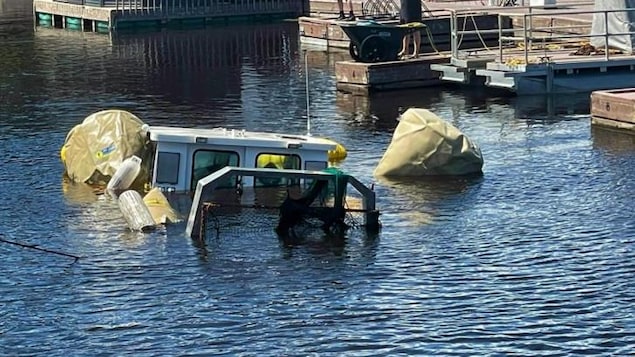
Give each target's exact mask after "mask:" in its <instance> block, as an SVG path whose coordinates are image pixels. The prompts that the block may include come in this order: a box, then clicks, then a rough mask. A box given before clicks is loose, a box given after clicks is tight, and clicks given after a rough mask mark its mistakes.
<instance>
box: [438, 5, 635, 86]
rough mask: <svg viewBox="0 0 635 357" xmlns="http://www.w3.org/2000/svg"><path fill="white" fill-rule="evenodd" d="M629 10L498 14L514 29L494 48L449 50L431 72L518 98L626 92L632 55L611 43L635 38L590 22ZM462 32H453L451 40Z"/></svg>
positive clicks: (574, 8) (633, 78)
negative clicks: (509, 22) (618, 89)
mask: <svg viewBox="0 0 635 357" xmlns="http://www.w3.org/2000/svg"><path fill="white" fill-rule="evenodd" d="M633 11H634V10H633V9H594V8H593V3H592V2H591V3H583V2H579V3H573V4H570V5H569V6H567V7H566V8H565V9H560V8H557V9H538V10H537V9H535V8H531V7H529V8H522V7H515V8H514V11H511V10H506V11H504V12H501V13H500V14H499V16H508V17H511V18H512V19H513V20H512V21H513V23H514V28H513V30H512V31H509V30H506V29H504V28H500V29H499V33H500V37H499V38H500V41H499V44H498V45H497V46H496V47H493V48H487V49H485V48H484V49H481V50H479V51H473V52H468V51H461V50H459V49H457V47H456V46H453V51H452V53H451V55H450V61H449V63H446V64H438V65H432V66H431V68H432V69H433V70H435V71H438V72H439V74H440V78H441V79H442V80H443V81H447V82H454V83H460V84H467V85H471V84H474V83H477V84H479V85H480V84H484V85H485V86H489V87H496V88H501V89H505V90H508V91H510V92H512V93H515V94H518V95H534V94H563V93H583V92H587V93H589V92H591V91H594V90H602V89H615V88H625V87H630V86H632V83H634V82H635V55H633V51H632V49H626V50H624V49H623V50H616V49H614V47H613V43H617V42H627V41H624V38H625V37H628V38H631V37H633V36H635V33H633V32H632V31H631V32H630V33H625V32H623V31H619V30H616V29H615V28H608V29H607V28H606V27H604V26H597V22H596V26H594V25H593V23H594V18H595V19H598V18H599V19H607V18H609V19H610V18H611V17H616V18H618V17H619V16H622V13H628V12H631V14H630V16H632V15H633V14H632V12H633ZM457 16H459V15H458V13H457ZM600 27H603V28H600ZM464 33H465V31H463V30H457V31H455V35H454V36H453V37H459V36H461V35H462V34H464ZM614 41H615V42H614ZM628 42H630V41H628ZM598 43H600V45H598ZM607 43H608V44H609V46H608V49H607V45H606V44H607ZM592 44H595V46H593V45H592Z"/></svg>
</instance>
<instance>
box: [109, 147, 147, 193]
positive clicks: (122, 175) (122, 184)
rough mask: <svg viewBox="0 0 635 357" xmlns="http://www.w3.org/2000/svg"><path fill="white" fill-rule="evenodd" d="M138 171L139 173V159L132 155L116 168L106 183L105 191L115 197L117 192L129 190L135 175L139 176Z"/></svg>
mask: <svg viewBox="0 0 635 357" xmlns="http://www.w3.org/2000/svg"><path fill="white" fill-rule="evenodd" d="M139 171H141V158H139V157H137V156H135V155H132V156H131V157H129V158H127V159H125V160H124V161H123V162H122V163H121V165H120V166H119V168H117V171H115V174H114V175H112V178H111V179H110V181H108V185H107V186H106V191H108V193H109V194H110V195H111V196H113V197H117V196H118V194H119V192H122V191H124V190H127V189H128V188H130V186H131V185H132V183H133V182H134V180H135V179H136V178H137V175H139Z"/></svg>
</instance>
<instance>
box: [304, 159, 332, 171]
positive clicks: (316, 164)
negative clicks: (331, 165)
mask: <svg viewBox="0 0 635 357" xmlns="http://www.w3.org/2000/svg"><path fill="white" fill-rule="evenodd" d="M326 166H327V165H326V161H306V162H304V169H305V170H311V171H322V170H324V169H325V168H326Z"/></svg>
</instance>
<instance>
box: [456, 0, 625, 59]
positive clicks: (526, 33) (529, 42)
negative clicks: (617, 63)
mask: <svg viewBox="0 0 635 357" xmlns="http://www.w3.org/2000/svg"><path fill="white" fill-rule="evenodd" d="M591 4H592V3H591ZM514 9H522V7H519V6H516V7H514ZM525 9H526V10H527V12H525V13H519V12H512V11H509V12H508V11H499V12H497V15H498V29H490V30H479V29H474V30H464V29H463V30H462V29H459V28H458V25H457V24H458V18H459V17H464V18H465V20H464V21H467V17H470V16H475V14H474V12H473V11H469V12H468V11H466V10H464V9H462V10H456V9H447V11H449V12H450V15H451V19H450V30H451V36H450V38H451V54H452V57H454V58H457V57H458V55H459V48H458V47H459V46H458V39H459V38H461V37H462V36H463V35H466V34H488V33H489V34H491V33H498V36H499V41H498V61H499V62H503V55H504V53H503V52H504V51H503V49H504V48H505V46H504V43H505V42H506V41H509V40H522V43H523V45H524V46H523V57H524V63H525V64H528V63H529V54H530V52H531V51H532V49H533V42H534V41H537V40H542V41H543V42H544V41H545V39H546V38H548V39H549V40H550V41H553V40H568V39H575V38H579V39H592V38H596V37H603V38H604V41H605V42H604V43H605V44H606V50H605V51H604V57H605V60H606V61H608V60H610V51H609V46H608V43H609V39H611V38H614V37H618V36H625V35H633V34H634V33H633V32H610V31H609V29H608V18H609V14H611V13H619V12H633V11H635V8H625V9H604V10H598V9H593V10H554V11H549V12H537V11H535V10H536V8H535V7H526V8H525ZM484 14H487V12H485V13H484ZM580 14H593V15H594V16H595V15H597V14H601V15H602V16H603V17H604V29H603V30H604V31H603V32H602V33H597V34H592V33H591V31H590V29H591V26H592V22H589V24H588V25H569V26H534V23H535V20H536V19H537V18H541V17H542V18H544V17H548V18H554V17H557V16H563V15H580ZM521 16H522V29H518V28H515V29H514V28H511V29H508V28H503V23H504V19H505V18H507V17H521ZM585 27H588V28H589V32H588V33H586V34H554V30H562V29H573V28H578V29H583V28H585ZM519 31H522V37H518V36H506V34H509V33H518V32H519ZM536 33H549V36H548V37H541V36H540V37H535V36H534V35H535V34H536Z"/></svg>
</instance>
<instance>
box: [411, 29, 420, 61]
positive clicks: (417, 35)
mask: <svg viewBox="0 0 635 357" xmlns="http://www.w3.org/2000/svg"><path fill="white" fill-rule="evenodd" d="M412 37H413V39H414V40H413V43H414V44H413V46H414V51H413V53H412V55H413V56H414V57H417V56H419V51H421V32H419V30H417V31H415V32H414V33H413V34H412Z"/></svg>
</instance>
